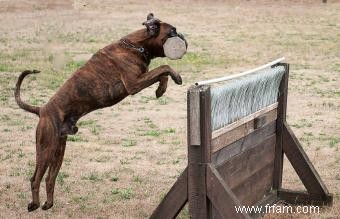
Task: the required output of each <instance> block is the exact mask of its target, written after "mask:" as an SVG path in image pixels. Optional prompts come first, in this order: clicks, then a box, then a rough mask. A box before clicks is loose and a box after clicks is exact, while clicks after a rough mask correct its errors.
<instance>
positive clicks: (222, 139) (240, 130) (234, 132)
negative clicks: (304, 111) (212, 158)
mask: <svg viewBox="0 0 340 219" xmlns="http://www.w3.org/2000/svg"><path fill="white" fill-rule="evenodd" d="M259 116H260V117H261V118H262V120H263V121H264V124H262V126H265V125H267V124H269V123H271V122H273V121H275V120H276V116H277V111H276V109H272V110H271V111H269V112H266V113H264V114H261V115H259ZM256 118H258V117H254V118H252V120H249V121H247V122H246V123H243V124H239V126H237V127H235V128H233V129H231V130H227V129H226V130H227V132H225V133H223V134H221V135H219V136H217V137H215V138H213V140H212V145H211V147H212V152H213V153H214V152H216V151H218V150H221V149H223V148H224V147H226V146H228V145H230V144H232V143H233V142H235V141H237V140H239V139H241V138H243V137H245V136H247V135H249V134H250V133H252V132H254V131H255V130H256V128H255V125H256V124H255V119H256ZM213 134H214V133H213Z"/></svg>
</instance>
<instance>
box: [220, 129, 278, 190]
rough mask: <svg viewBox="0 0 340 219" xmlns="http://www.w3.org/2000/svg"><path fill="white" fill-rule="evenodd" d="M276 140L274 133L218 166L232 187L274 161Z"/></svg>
mask: <svg viewBox="0 0 340 219" xmlns="http://www.w3.org/2000/svg"><path fill="white" fill-rule="evenodd" d="M275 140H276V135H275V134H273V135H271V136H269V137H268V138H267V139H264V141H262V142H261V143H260V144H258V145H256V146H255V147H253V148H250V149H248V150H246V151H245V152H243V153H241V154H238V155H237V156H235V157H233V158H231V159H230V160H227V161H226V162H225V163H222V164H221V165H219V166H217V167H216V168H217V170H218V172H219V173H220V175H221V176H222V178H223V179H224V180H225V182H226V183H227V185H228V186H229V187H230V188H231V189H233V188H235V187H236V186H238V185H240V184H243V183H244V181H245V180H247V179H248V178H249V177H251V176H253V175H255V174H256V173H257V172H258V171H260V170H261V169H263V168H264V167H265V166H267V165H268V164H272V163H273V162H274V152H275Z"/></svg>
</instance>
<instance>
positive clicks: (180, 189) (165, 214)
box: [150, 168, 188, 219]
mask: <svg viewBox="0 0 340 219" xmlns="http://www.w3.org/2000/svg"><path fill="white" fill-rule="evenodd" d="M187 201H188V170H187V168H186V169H185V170H184V171H183V173H182V174H181V175H180V177H178V179H177V181H176V182H175V184H174V185H173V186H172V188H171V189H170V191H169V192H168V194H166V196H165V197H164V198H163V200H162V202H161V203H160V204H159V205H158V207H157V208H156V209H155V211H154V212H153V213H152V215H151V216H150V219H158V218H162V219H172V218H175V217H176V216H177V215H178V214H179V212H180V211H181V210H182V208H183V206H184V205H185V203H186V202H187Z"/></svg>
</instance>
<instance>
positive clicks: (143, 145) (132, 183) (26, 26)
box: [0, 0, 340, 218]
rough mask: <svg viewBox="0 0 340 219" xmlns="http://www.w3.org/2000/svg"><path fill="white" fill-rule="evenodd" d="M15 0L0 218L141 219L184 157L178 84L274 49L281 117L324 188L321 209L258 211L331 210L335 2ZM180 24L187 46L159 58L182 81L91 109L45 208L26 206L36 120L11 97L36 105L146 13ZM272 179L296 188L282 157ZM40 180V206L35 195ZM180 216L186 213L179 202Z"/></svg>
mask: <svg viewBox="0 0 340 219" xmlns="http://www.w3.org/2000/svg"><path fill="white" fill-rule="evenodd" d="M55 2H56V1H24V0H16V1H9V0H0V141H1V142H0V217H1V218H65V217H69V218H147V217H148V216H150V214H151V212H152V211H153V209H154V208H155V207H156V206H157V204H158V203H159V201H160V200H161V199H162V197H163V196H164V195H165V194H166V193H167V191H168V190H169V188H170V187H171V185H172V184H173V183H174V182H175V180H176V178H177V177H178V175H179V174H180V173H181V171H182V170H183V169H184V167H185V166H186V164H187V158H186V154H187V146H186V91H187V88H188V87H189V86H190V85H192V84H193V83H194V82H195V81H196V80H202V79H207V78H213V77H217V76H221V75H227V74H232V73H238V72H240V71H243V70H247V69H249V68H252V67H255V66H257V65H260V64H264V63H266V62H269V61H271V60H273V59H275V58H278V57H281V56H285V57H286V59H287V62H289V63H290V64H291V71H290V79H289V80H290V83H289V98H288V122H289V124H290V125H291V126H292V127H293V130H294V132H295V133H296V135H297V136H298V138H299V140H300V141H301V142H302V145H303V147H304V149H305V150H306V152H307V154H308V156H309V157H310V159H311V161H312V162H313V163H314V165H315V168H316V169H317V171H318V172H319V174H320V176H321V177H322V178H323V180H324V182H325V184H326V185H327V187H328V189H329V190H330V192H332V193H333V194H334V205H333V207H326V208H323V209H322V211H321V214H309V215H303V214H301V215H280V214H277V215H267V216H266V217H267V218H339V215H340V153H339V147H340V125H339V124H340V113H339V112H340V53H339V51H340V43H339V42H340V31H339V30H340V27H339V25H340V2H339V1H336V0H333V1H332V0H329V1H328V3H327V4H322V3H321V0H320V1H316V0H315V1H283V0H282V1H255V0H250V1H216V2H215V1H214V2H213V3H212V2H211V1H190V0H181V1H179V0H173V1H154V0H149V1H134V0H125V1H123V0H115V1H113V0H112V1H109V0H94V1H85V0H84V1H80V0H79V1H78V0H77V1H58V3H55ZM149 12H154V13H155V15H156V17H158V18H160V19H161V20H163V21H167V22H168V23H171V24H173V25H174V26H176V27H177V30H178V31H180V32H183V33H184V35H185V36H186V39H187V40H188V42H189V50H188V53H187V55H186V56H185V57H184V58H183V59H182V60H176V61H169V60H167V59H156V60H154V61H153V62H152V64H151V67H152V68H153V67H155V66H158V65H160V64H164V63H168V64H169V65H171V66H172V67H173V68H174V69H176V70H177V71H178V72H179V73H180V74H181V75H182V77H183V79H184V84H183V85H182V86H177V85H175V84H174V83H173V82H170V83H169V88H168V91H167V93H166V94H165V96H164V97H162V98H160V99H156V98H155V95H154V91H155V89H156V85H154V86H151V87H150V88H148V89H145V90H143V91H142V92H140V93H139V94H136V95H134V96H131V97H128V98H126V99H125V100H123V101H122V102H121V103H119V104H117V105H115V106H113V107H110V108H106V109H102V110H98V111H95V112H93V113H91V114H89V115H86V116H85V117H83V118H82V119H81V120H80V122H79V128H80V131H79V132H78V134H77V135H75V136H71V137H69V139H68V143H67V148H66V154H65V160H64V163H63V166H62V168H61V171H60V173H59V175H58V178H57V184H56V189H55V204H54V207H53V208H52V209H50V210H49V211H42V210H41V209H38V210H36V211H35V212H32V213H27V209H26V208H27V204H28V202H29V201H30V199H31V194H30V184H29V178H30V177H31V175H32V174H33V170H34V165H35V126H36V124H37V121H38V118H37V117H36V116H34V115H32V114H29V113H27V112H24V111H23V110H21V109H19V107H18V106H17V105H16V103H15V101H14V97H13V88H14V85H15V82H16V79H17V77H18V75H19V73H20V72H21V71H22V70H25V69H39V70H41V71H42V72H41V73H40V74H39V75H36V76H30V77H28V78H27V79H25V81H24V84H23V87H22V96H23V99H24V100H25V101H27V102H29V103H31V104H35V105H43V104H44V103H46V102H47V101H48V99H49V97H50V96H51V95H52V94H53V93H54V92H55V91H56V90H57V88H58V87H59V86H60V85H61V84H62V83H63V82H64V81H65V80H66V79H67V78H68V77H69V75H70V74H71V73H72V72H73V71H74V70H75V69H77V68H78V67H79V66H81V65H82V64H83V63H84V62H85V61H86V60H87V59H88V58H89V57H90V56H91V54H92V53H94V52H95V51H97V50H98V49H100V48H102V47H103V46H105V45H107V44H109V43H110V42H112V41H115V40H118V39H120V38H121V37H122V36H124V35H126V34H127V33H129V32H132V31H134V30H137V29H140V28H143V26H142V22H143V21H144V20H145V18H146V15H147V13H149ZM284 171H285V172H284V177H283V178H284V179H283V181H284V182H283V184H284V186H285V187H286V188H293V189H304V188H303V185H302V184H301V183H300V181H299V179H298V177H297V176H296V174H295V173H294V171H293V170H292V168H291V166H290V164H289V163H288V162H285V167H284ZM45 197H46V195H45V185H44V183H42V188H41V202H42V203H43V202H44V201H45ZM180 218H188V212H187V209H184V210H183V212H182V213H181V215H180Z"/></svg>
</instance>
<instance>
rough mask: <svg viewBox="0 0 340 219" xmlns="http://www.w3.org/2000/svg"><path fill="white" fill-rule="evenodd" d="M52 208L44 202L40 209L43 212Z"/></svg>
mask: <svg viewBox="0 0 340 219" xmlns="http://www.w3.org/2000/svg"><path fill="white" fill-rule="evenodd" d="M52 206H53V203H48V202H45V203H44V205H43V206H42V207H41V209H43V210H44V211H46V210H48V209H50V208H52Z"/></svg>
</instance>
